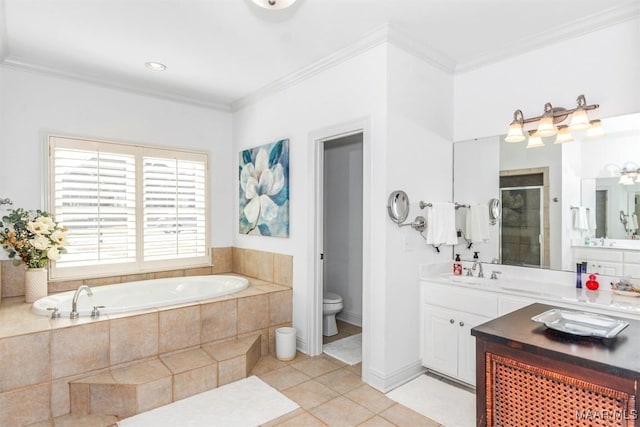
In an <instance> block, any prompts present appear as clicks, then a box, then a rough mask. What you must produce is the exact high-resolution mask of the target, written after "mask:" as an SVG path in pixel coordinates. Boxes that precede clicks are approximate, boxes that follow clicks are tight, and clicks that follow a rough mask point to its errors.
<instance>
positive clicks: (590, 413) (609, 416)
mask: <svg viewBox="0 0 640 427" xmlns="http://www.w3.org/2000/svg"><path fill="white" fill-rule="evenodd" d="M637 419H638V411H637V410H635V409H632V410H631V411H627V410H613V411H610V410H607V409H594V410H591V409H585V410H577V411H576V420H585V421H593V420H603V421H605V420H637Z"/></svg>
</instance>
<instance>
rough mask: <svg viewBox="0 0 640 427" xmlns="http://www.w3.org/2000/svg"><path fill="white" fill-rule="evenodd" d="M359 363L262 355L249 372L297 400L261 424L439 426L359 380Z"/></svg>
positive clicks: (301, 356) (325, 357)
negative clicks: (294, 405)
mask: <svg viewBox="0 0 640 427" xmlns="http://www.w3.org/2000/svg"><path fill="white" fill-rule="evenodd" d="M343 338H344V337H343ZM361 368H362V366H361V365H360V364H358V365H353V366H349V365H346V364H344V363H342V362H340V361H338V360H336V359H333V358H331V357H329V356H327V355H321V356H316V357H309V356H306V355H304V354H300V353H299V354H298V355H297V356H296V358H295V359H294V360H292V361H290V362H282V361H280V360H278V359H276V358H275V357H273V356H271V355H268V356H265V357H263V358H262V359H261V360H260V361H259V362H258V364H257V365H256V366H255V368H254V369H253V372H252V373H253V374H254V375H257V376H258V377H259V378H261V379H262V380H263V381H265V382H266V383H268V384H270V385H271V386H272V387H274V388H276V389H278V390H279V391H280V392H281V393H283V394H284V395H286V396H287V397H288V398H289V399H291V400H293V401H295V402H296V403H298V405H300V409H298V410H296V411H293V412H290V413H289V414H286V415H283V416H282V417H280V418H278V419H275V420H273V421H271V422H269V423H267V424H265V427H273V426H291V427H301V426H362V427H365V426H366V427H374V426H380V427H384V426H402V427H405V426H411V427H414V426H416V427H417V426H424V427H438V426H439V424H438V423H437V422H435V421H433V420H431V419H429V418H427V417H425V416H423V415H421V414H419V413H417V412H415V411H413V410H411V409H409V408H407V407H405V406H403V405H400V404H398V403H396V402H394V401H393V400H391V399H389V398H387V397H386V396H385V395H384V394H383V393H381V392H379V391H378V390H376V389H374V388H373V387H370V386H368V385H367V384H365V383H363V382H362V380H361Z"/></svg>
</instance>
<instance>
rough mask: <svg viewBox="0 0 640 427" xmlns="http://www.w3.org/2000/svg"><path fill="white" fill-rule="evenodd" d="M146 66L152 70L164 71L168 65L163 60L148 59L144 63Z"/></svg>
mask: <svg viewBox="0 0 640 427" xmlns="http://www.w3.org/2000/svg"><path fill="white" fill-rule="evenodd" d="M144 66H145V67H147V68H148V69H150V70H152V71H164V70H166V69H167V66H166V65H164V64H163V63H161V62H155V61H148V62H145V63H144Z"/></svg>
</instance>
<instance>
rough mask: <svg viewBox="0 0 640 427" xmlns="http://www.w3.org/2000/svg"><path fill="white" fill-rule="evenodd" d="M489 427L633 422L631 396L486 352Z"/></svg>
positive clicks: (626, 425) (629, 425)
mask: <svg viewBox="0 0 640 427" xmlns="http://www.w3.org/2000/svg"><path fill="white" fill-rule="evenodd" d="M485 362H486V382H485V386H486V395H485V399H486V421H487V425H488V426H505V427H506V426H545V427H546V426H584V427H587V426H589V427H595V426H620V427H632V426H636V425H637V424H636V421H637V420H636V419H635V418H636V413H635V396H634V395H633V394H628V393H625V392H623V391H619V390H615V389H612V388H608V387H603V386H599V385H595V384H592V383H590V382H588V381H583V380H579V379H576V378H573V377H570V376H567V375H565V374H561V373H558V372H554V371H550V370H547V369H545V368H541V367H538V366H532V365H529V364H526V363H522V362H520V361H516V360H513V359H510V358H506V357H502V356H499V355H496V354H492V353H486V358H485Z"/></svg>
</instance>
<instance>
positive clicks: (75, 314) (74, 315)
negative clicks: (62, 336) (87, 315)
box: [69, 285, 93, 319]
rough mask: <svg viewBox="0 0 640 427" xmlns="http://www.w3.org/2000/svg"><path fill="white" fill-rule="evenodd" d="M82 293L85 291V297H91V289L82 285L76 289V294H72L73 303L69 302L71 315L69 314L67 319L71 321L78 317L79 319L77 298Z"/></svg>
mask: <svg viewBox="0 0 640 427" xmlns="http://www.w3.org/2000/svg"><path fill="white" fill-rule="evenodd" d="M82 291H87V295H89V296H90V297H91V296H93V292H92V291H91V288H90V287H88V286H87V285H82V286H80V287H79V288H78V289H76V293H75V294H73V301H72V302H71V313H69V317H70V318H71V319H77V318H78V317H80V314H79V313H78V297H79V296H80V293H81V292H82Z"/></svg>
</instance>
